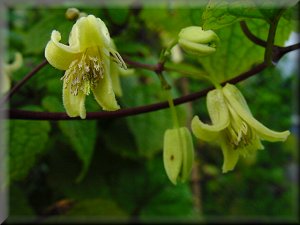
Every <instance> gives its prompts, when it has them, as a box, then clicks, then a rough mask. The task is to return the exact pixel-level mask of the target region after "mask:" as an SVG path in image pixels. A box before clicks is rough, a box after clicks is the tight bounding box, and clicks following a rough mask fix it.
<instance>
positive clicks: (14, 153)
mask: <svg viewBox="0 0 300 225" xmlns="http://www.w3.org/2000/svg"><path fill="white" fill-rule="evenodd" d="M9 127H10V130H9V131H10V138H9V169H10V171H9V174H10V179H11V181H14V180H21V179H24V178H25V177H26V176H27V174H28V172H29V171H30V169H31V168H32V167H33V166H34V164H35V162H36V160H37V158H38V156H39V155H41V154H42V153H43V152H44V151H45V147H46V143H47V141H48V134H49V132H50V123H49V122H48V121H41V122H40V121H29V120H27V121H25V120H11V121H10V122H9Z"/></svg>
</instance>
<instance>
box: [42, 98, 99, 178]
mask: <svg viewBox="0 0 300 225" xmlns="http://www.w3.org/2000/svg"><path fill="white" fill-rule="evenodd" d="M43 106H44V107H45V108H46V109H48V110H49V111H61V110H63V108H62V105H61V103H60V102H59V101H58V100H57V98H55V97H51V96H48V97H45V98H44V99H43ZM58 125H59V128H60V130H61V132H62V134H63V135H64V136H65V138H66V139H67V141H68V142H69V143H70V145H71V147H72V148H71V149H72V150H74V151H75V152H76V154H77V156H78V158H79V159H80V160H81V161H82V164H83V166H82V171H81V173H80V175H79V176H78V178H77V180H78V181H80V180H81V179H82V178H83V176H84V175H85V173H86V172H87V171H88V168H89V165H90V161H91V158H92V156H93V152H94V149H95V143H96V137H97V129H96V122H95V121H59V122H58Z"/></svg>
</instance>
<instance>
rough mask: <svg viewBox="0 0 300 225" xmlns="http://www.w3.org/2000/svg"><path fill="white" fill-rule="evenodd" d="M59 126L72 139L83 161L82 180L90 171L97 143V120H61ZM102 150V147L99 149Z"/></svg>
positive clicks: (80, 176)
mask: <svg viewBox="0 0 300 225" xmlns="http://www.w3.org/2000/svg"><path fill="white" fill-rule="evenodd" d="M59 127H60V129H61V131H62V132H63V134H64V135H65V136H66V137H67V138H68V140H69V141H70V144H71V146H72V147H73V148H72V150H74V151H75V152H76V153H77V156H78V158H79V159H80V160H81V161H82V163H83V165H82V170H81V173H80V175H79V176H78V178H77V180H78V181H80V180H81V179H82V178H83V177H84V175H85V174H86V172H87V171H88V168H89V165H90V162H91V159H92V156H93V152H94V149H95V144H96V136H97V126H96V122H95V121H60V122H59ZM98 150H100V149H98Z"/></svg>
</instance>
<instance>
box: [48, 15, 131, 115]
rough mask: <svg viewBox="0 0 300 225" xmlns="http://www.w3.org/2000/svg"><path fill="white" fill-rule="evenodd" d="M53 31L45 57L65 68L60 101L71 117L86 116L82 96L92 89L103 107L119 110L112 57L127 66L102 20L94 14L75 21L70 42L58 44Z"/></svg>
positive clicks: (58, 66) (62, 68)
mask: <svg viewBox="0 0 300 225" xmlns="http://www.w3.org/2000/svg"><path fill="white" fill-rule="evenodd" d="M60 40H61V35H60V33H59V32H58V31H56V30H54V31H52V34H51V40H50V41H49V42H48V44H47V46H46V49H45V57H46V59H47V60H48V62H49V63H50V64H51V65H52V66H53V67H55V68H57V69H60V70H65V71H66V72H65V74H64V76H63V77H62V78H61V79H62V80H63V104H64V107H65V109H66V112H67V114H68V115H69V116H70V117H76V116H80V117H81V118H82V119H84V118H85V117H86V110H85V105H84V102H85V97H86V96H87V95H89V94H90V92H91V91H92V92H93V94H94V97H95V99H96V101H97V102H98V104H99V105H100V106H101V107H102V108H103V110H107V111H114V110H117V109H119V108H120V107H119V105H118V103H117V101H116V97H115V93H114V90H113V84H112V79H111V75H110V63H111V60H113V61H114V62H116V63H117V64H118V65H119V66H120V67H122V68H124V69H126V65H125V63H124V61H123V59H122V58H121V56H120V55H119V53H118V52H117V51H115V50H114V49H113V48H112V45H111V39H110V35H109V32H108V30H107V27H106V25H105V24H104V22H103V21H102V20H101V19H99V18H96V17H95V16H93V15H89V16H87V17H82V18H80V19H78V20H77V21H76V23H75V24H74V26H73V27H72V30H71V33H70V36H69V45H64V44H62V43H60V42H59V41H60Z"/></svg>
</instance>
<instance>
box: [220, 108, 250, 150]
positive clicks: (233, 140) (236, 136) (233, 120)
mask: <svg viewBox="0 0 300 225" xmlns="http://www.w3.org/2000/svg"><path fill="white" fill-rule="evenodd" d="M228 108H229V112H230V124H229V126H228V127H227V128H226V135H227V138H228V139H229V142H230V144H231V145H232V147H233V149H238V148H239V149H242V148H245V147H247V146H248V145H249V144H250V143H251V142H252V138H253V134H252V130H251V128H250V127H249V125H248V124H247V123H246V122H245V121H244V120H243V119H242V118H241V117H240V116H238V115H237V114H236V112H235V111H234V110H233V109H232V108H230V107H228Z"/></svg>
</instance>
